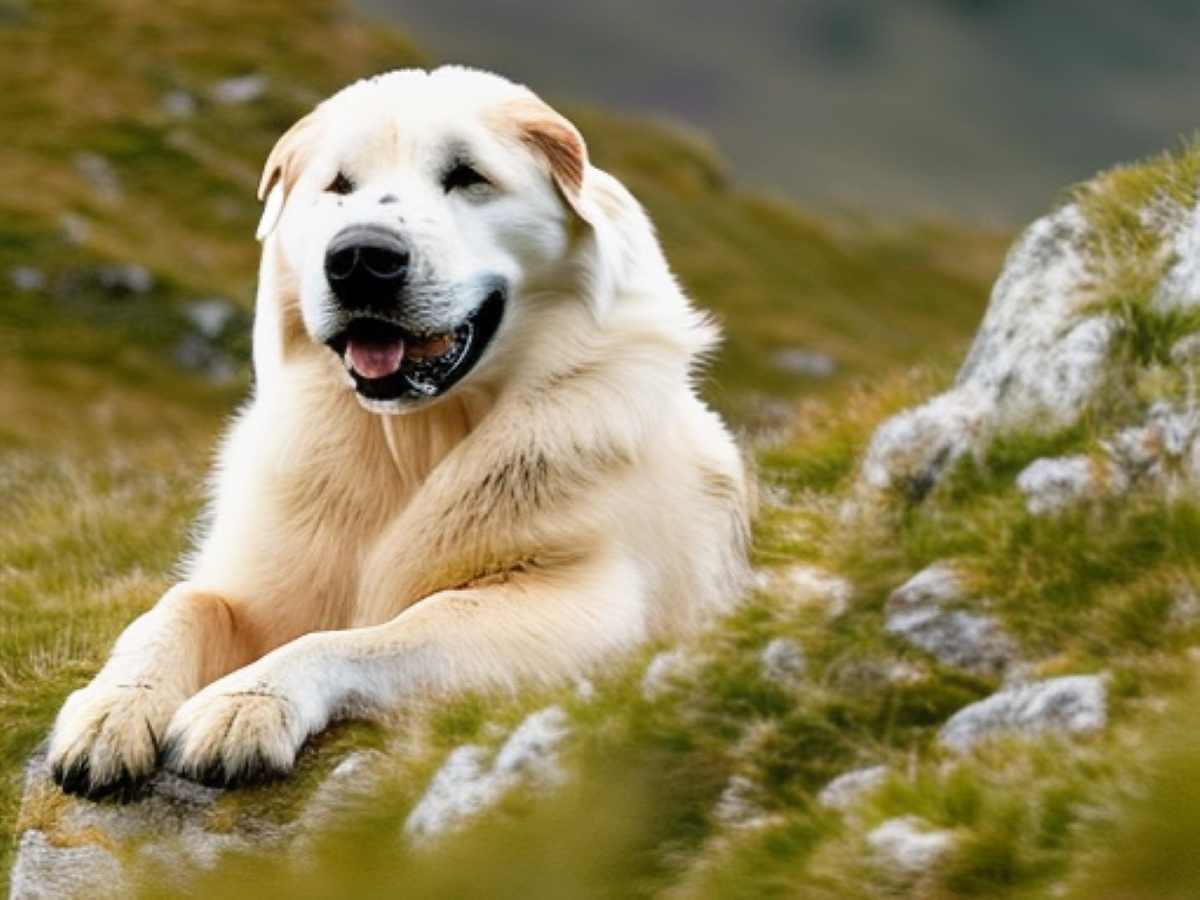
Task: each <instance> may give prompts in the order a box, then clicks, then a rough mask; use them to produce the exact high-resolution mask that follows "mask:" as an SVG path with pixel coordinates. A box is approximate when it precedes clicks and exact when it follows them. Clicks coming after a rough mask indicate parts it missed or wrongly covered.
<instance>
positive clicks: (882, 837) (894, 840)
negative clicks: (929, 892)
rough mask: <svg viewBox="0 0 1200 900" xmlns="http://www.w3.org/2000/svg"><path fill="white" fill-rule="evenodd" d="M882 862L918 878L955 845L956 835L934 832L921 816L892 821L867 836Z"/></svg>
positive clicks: (868, 842) (868, 841)
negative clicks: (917, 875)
mask: <svg viewBox="0 0 1200 900" xmlns="http://www.w3.org/2000/svg"><path fill="white" fill-rule="evenodd" d="M867 844H868V845H869V846H870V847H871V850H872V851H873V852H874V854H875V856H876V858H877V860H878V861H880V862H883V863H885V864H887V865H889V866H890V867H894V868H897V869H899V870H901V872H903V873H904V874H907V875H915V874H919V873H921V872H925V871H927V870H928V869H930V868H932V867H933V866H934V865H936V864H937V862H938V861H939V860H940V859H941V858H942V857H943V856H945V855H946V851H948V850H950V849H951V848H952V847H953V846H954V835H953V834H951V833H950V832H948V831H934V830H931V829H930V827H929V825H928V823H926V822H925V821H924V820H922V819H920V818H918V817H917V816H902V817H900V818H897V819H889V820H888V821H886V822H884V823H883V824H882V825H880V826H879V827H878V828H876V829H874V830H873V831H872V832H871V833H870V834H868V835H867Z"/></svg>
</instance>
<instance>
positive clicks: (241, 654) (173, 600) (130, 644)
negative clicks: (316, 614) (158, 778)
mask: <svg viewBox="0 0 1200 900" xmlns="http://www.w3.org/2000/svg"><path fill="white" fill-rule="evenodd" d="M249 652H250V650H249V648H248V646H247V640H246V634H245V632H244V630H243V629H239V628H238V627H237V624H236V620H235V615H234V612H233V610H232V608H231V607H230V605H229V604H228V602H227V601H226V600H225V599H224V598H223V597H221V596H219V595H217V594H214V593H211V592H207V591H201V590H197V589H195V588H194V587H192V586H189V585H188V584H180V585H177V586H176V587H174V588H172V589H171V590H170V591H169V592H168V593H167V594H166V595H165V596H164V597H163V598H162V599H161V600H160V601H159V602H158V604H157V605H156V606H155V607H154V608H153V609H151V610H150V611H149V612H147V613H146V614H145V615H143V616H141V617H140V618H139V619H137V620H136V621H135V622H134V623H133V624H132V625H130V626H129V627H128V628H127V629H126V630H125V632H124V633H123V634H122V635H121V637H120V638H119V639H118V641H117V643H116V646H115V647H114V648H113V652H112V655H111V656H110V657H109V660H108V662H107V663H106V664H105V665H104V668H103V669H101V671H100V673H99V674H98V675H97V676H96V677H95V679H94V680H93V681H92V682H91V684H89V685H88V686H87V687H85V688H82V689H80V690H78V691H76V692H75V693H73V694H72V695H71V696H70V697H69V698H68V699H67V702H66V704H64V706H63V708H62V710H61V711H60V712H59V714H58V719H57V721H56V722H55V725H54V730H53V733H52V734H51V737H50V748H49V754H48V762H49V765H50V771H51V774H52V776H53V777H54V779H55V780H56V781H57V782H58V783H59V784H60V785H61V786H62V788H63V789H64V790H65V791H67V792H68V793H72V794H80V795H82V796H86V797H90V798H92V799H97V798H100V797H106V796H119V797H124V798H129V797H130V796H132V794H133V793H134V792H136V790H137V788H138V787H139V786H140V785H141V784H142V783H143V782H144V781H145V780H146V779H147V778H149V776H150V775H151V774H153V772H154V768H155V766H156V765H157V762H158V754H159V750H160V747H161V744H162V738H163V735H164V734H165V732H166V728H167V723H168V722H169V721H170V720H171V717H172V716H173V715H174V713H175V710H176V709H178V707H179V705H180V704H181V703H183V701H184V700H186V699H187V698H188V697H189V696H191V695H192V694H193V693H195V692H196V691H197V690H199V689H200V687H201V686H202V685H204V684H205V683H207V682H208V681H211V680H212V679H213V678H216V677H218V676H220V675H223V674H225V673H226V672H228V671H230V669H232V668H234V667H236V666H237V665H240V664H242V663H243V662H245V659H246V657H247V656H248V654H249Z"/></svg>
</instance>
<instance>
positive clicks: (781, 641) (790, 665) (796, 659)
mask: <svg viewBox="0 0 1200 900" xmlns="http://www.w3.org/2000/svg"><path fill="white" fill-rule="evenodd" d="M758 659H759V663H760V664H761V665H762V673H763V677H764V678H766V679H767V681H770V682H771V683H772V684H777V685H779V686H780V687H783V688H788V689H794V688H797V687H799V686H800V684H801V683H802V682H803V681H804V675H805V673H806V672H807V671H808V660H807V659H806V658H805V656H804V650H803V649H801V647H800V645H799V644H797V643H796V642H795V641H793V640H789V639H788V638H775V639H774V640H772V641H770V642H769V643H768V644H767V645H766V646H765V647H763V649H762V652H761V653H760V654H759V656H758Z"/></svg>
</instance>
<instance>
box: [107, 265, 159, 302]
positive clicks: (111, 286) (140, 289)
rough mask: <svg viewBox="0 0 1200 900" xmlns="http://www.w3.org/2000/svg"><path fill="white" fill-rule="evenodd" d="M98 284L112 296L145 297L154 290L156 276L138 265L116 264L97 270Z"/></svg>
mask: <svg viewBox="0 0 1200 900" xmlns="http://www.w3.org/2000/svg"><path fill="white" fill-rule="evenodd" d="M96 283H97V284H98V285H99V286H100V289H101V290H102V291H104V292H105V293H106V294H109V295H110V296H114V297H117V296H126V295H127V296H139V297H140V296H143V295H145V294H148V293H150V292H151V291H152V290H154V284H155V282H154V275H153V273H151V271H150V270H149V269H147V268H146V267H145V266H143V265H139V264H138V263H115V264H113V265H107V266H100V267H99V268H98V269H96Z"/></svg>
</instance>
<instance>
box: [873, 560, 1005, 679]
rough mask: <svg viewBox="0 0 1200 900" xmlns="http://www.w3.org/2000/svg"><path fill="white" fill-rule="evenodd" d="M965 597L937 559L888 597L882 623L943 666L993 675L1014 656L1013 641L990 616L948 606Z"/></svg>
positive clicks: (953, 576)
mask: <svg viewBox="0 0 1200 900" xmlns="http://www.w3.org/2000/svg"><path fill="white" fill-rule="evenodd" d="M967 599H968V597H967V594H966V592H965V590H964V589H963V586H962V583H961V581H960V579H959V576H958V575H957V573H955V571H954V569H953V568H952V567H950V566H948V565H946V564H943V563H936V564H934V565H932V566H929V567H928V568H926V569H924V570H922V571H921V572H918V573H917V574H916V575H914V576H913V577H912V578H911V579H909V580H908V581H907V582H905V583H904V584H902V585H901V586H900V587H898V588H896V590H894V591H893V592H892V594H891V596H889V597H888V600H887V605H886V608H885V615H886V624H885V628H886V629H887V631H888V633H889V634H894V635H896V636H897V637H900V638H902V639H903V640H905V641H907V642H908V643H910V644H912V645H913V646H915V647H917V648H919V649H921V650H923V651H925V652H926V653H928V654H930V655H931V656H933V657H934V658H935V659H937V660H938V662H940V663H942V664H943V665H947V666H953V667H955V668H958V669H963V670H964V671H967V672H972V673H974V674H978V675H997V674H999V673H1000V672H1002V671H1003V670H1004V669H1005V667H1007V666H1008V664H1009V663H1010V662H1012V660H1013V659H1014V658H1015V657H1016V654H1017V647H1016V644H1015V643H1014V642H1013V641H1012V639H1011V638H1010V637H1009V636H1008V635H1007V634H1006V633H1005V632H1004V629H1003V628H1002V627H1001V626H1000V624H999V623H998V622H996V621H995V620H994V619H992V618H991V617H989V616H985V615H982V614H980V613H976V612H971V611H968V610H965V609H951V608H948V605H949V604H962V603H964V602H965V601H966V600H967Z"/></svg>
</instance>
